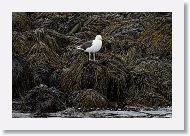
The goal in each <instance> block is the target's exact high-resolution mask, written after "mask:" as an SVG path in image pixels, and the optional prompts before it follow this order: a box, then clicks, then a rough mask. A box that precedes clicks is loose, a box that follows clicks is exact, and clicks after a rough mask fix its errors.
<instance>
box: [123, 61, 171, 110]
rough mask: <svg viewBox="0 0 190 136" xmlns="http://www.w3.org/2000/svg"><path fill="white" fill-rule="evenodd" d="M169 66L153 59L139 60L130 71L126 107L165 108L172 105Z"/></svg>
mask: <svg viewBox="0 0 190 136" xmlns="http://www.w3.org/2000/svg"><path fill="white" fill-rule="evenodd" d="M171 75H172V74H171V64H170V63H168V62H163V61H160V60H158V59H157V60H154V59H144V60H140V63H139V64H138V65H136V66H135V67H134V68H133V69H132V70H131V79H130V83H129V84H130V85H129V88H128V91H127V98H126V99H127V105H133V106H149V107H152V106H167V105H171V104H172V86H171V82H170V81H171V80H172V76H171Z"/></svg>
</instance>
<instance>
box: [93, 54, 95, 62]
mask: <svg viewBox="0 0 190 136" xmlns="http://www.w3.org/2000/svg"><path fill="white" fill-rule="evenodd" d="M93 56H94V61H95V53H93Z"/></svg>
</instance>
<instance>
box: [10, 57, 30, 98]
mask: <svg viewBox="0 0 190 136" xmlns="http://www.w3.org/2000/svg"><path fill="white" fill-rule="evenodd" d="M33 85H34V84H33V78H32V74H31V71H30V69H29V66H28V64H27V62H26V60H24V59H23V58H22V57H20V56H18V55H16V54H12V97H13V99H15V98H20V97H23V96H24V95H25V94H26V93H27V91H28V90H29V89H31V87H32V86H33Z"/></svg>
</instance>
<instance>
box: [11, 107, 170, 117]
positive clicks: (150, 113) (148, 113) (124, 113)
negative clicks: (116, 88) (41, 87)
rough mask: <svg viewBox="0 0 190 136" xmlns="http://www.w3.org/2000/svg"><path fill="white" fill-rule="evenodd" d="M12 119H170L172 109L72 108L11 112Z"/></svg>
mask: <svg viewBox="0 0 190 136" xmlns="http://www.w3.org/2000/svg"><path fill="white" fill-rule="evenodd" d="M12 117H13V118H171V117H172V107H165V108H135V107H130V108H127V109H126V110H121V109H117V110H112V109H107V110H94V111H89V112H80V111H77V110H75V109H74V108H67V109H66V110H63V111H59V112H55V113H43V114H37V113H21V112H19V111H13V113H12Z"/></svg>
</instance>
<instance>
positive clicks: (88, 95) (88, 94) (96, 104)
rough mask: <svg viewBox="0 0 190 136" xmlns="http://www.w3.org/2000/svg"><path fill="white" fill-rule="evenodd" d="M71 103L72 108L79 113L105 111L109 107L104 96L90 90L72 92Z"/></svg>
mask: <svg viewBox="0 0 190 136" xmlns="http://www.w3.org/2000/svg"><path fill="white" fill-rule="evenodd" d="M69 99H70V98H69ZM71 101H72V102H71V103H72V106H74V107H75V108H76V109H78V110H81V111H90V110H96V109H105V108H107V107H108V105H109V104H108V100H107V99H106V98H105V96H103V95H102V94H100V93H98V92H97V91H95V90H92V89H84V90H80V91H75V92H73V94H72V97H71Z"/></svg>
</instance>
